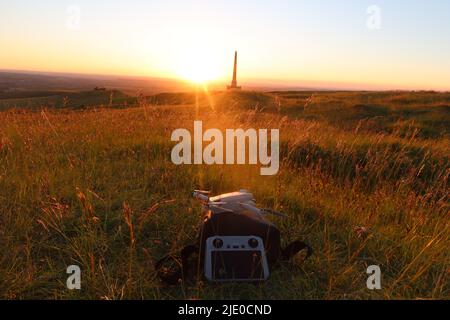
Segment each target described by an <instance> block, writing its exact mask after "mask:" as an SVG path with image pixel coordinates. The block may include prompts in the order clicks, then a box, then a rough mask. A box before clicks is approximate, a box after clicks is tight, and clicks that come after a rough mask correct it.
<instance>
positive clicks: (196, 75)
mask: <svg viewBox="0 0 450 320" xmlns="http://www.w3.org/2000/svg"><path fill="white" fill-rule="evenodd" d="M214 57H215V55H214V54H213V53H211V52H210V50H207V49H193V50H187V51H183V52H180V55H179V57H177V60H178V63H176V67H175V68H176V69H175V73H176V74H177V75H178V76H179V77H181V78H183V79H185V80H188V81H191V82H194V83H204V82H208V81H213V80H217V79H218V78H220V77H221V76H223V72H222V69H223V67H221V65H220V61H217V59H216V60H215V59H214Z"/></svg>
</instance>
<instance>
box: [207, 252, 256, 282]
mask: <svg viewBox="0 0 450 320" xmlns="http://www.w3.org/2000/svg"><path fill="white" fill-rule="evenodd" d="M211 264H212V265H211V269H212V276H213V278H214V279H216V280H232V279H236V280H238V279H239V280H244V279H249V280H258V279H264V271H263V266H262V259H261V252H260V251H251V250H248V251H212V252H211Z"/></svg>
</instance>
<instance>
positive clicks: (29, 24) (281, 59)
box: [0, 0, 450, 90]
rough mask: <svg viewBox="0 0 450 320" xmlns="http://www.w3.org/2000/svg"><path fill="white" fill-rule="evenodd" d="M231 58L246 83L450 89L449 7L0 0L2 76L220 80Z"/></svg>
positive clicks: (354, 0) (441, 0)
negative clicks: (374, 18) (372, 20)
mask: <svg viewBox="0 0 450 320" xmlns="http://www.w3.org/2000/svg"><path fill="white" fill-rule="evenodd" d="M371 5H377V6H378V7H379V8H380V9H381V20H380V28H379V29H373V28H369V27H368V26H367V20H368V18H369V14H368V13H367V9H368V8H369V6H371ZM78 10H79V11H78ZM78 12H79V19H78V18H77V17H78ZM78 22H79V23H78ZM234 50H238V52H239V76H240V79H241V81H243V82H244V83H245V82H246V81H247V82H249V83H250V82H252V81H253V82H257V81H259V82H277V83H286V84H297V85H304V86H311V85H320V84H324V85H333V86H336V87H339V86H346V87H351V88H369V89H372V88H373V89H379V88H386V89H390V88H397V89H437V90H450V1H448V0H429V1H424V0H409V1H407V0H385V1H377V0H371V1H365V0H340V1H336V0H314V1H312V0H310V1H306V0H305V1H303V0H291V1H287V0H277V1H263V0H245V1H243V0H239V1H236V0H226V1H222V0H221V1H214V0H208V1H188V0H178V1H174V0H165V1H154V0H147V1H144V0H142V1H138V0H127V1H113V0H110V1H95V0H91V1H87V0H72V1H61V0H58V1H57V0H54V1H50V0H45V1H44V0H40V1H32V0H28V1H26V0H14V1H5V0H1V1H0V69H8V70H10V69H11V70H38V71H58V72H59V71H61V72H76V73H91V74H118V75H140V76H151V77H168V78H183V79H189V80H210V79H219V80H221V81H222V80H223V81H224V82H225V81H228V80H229V78H230V73H231V66H232V59H233V54H234Z"/></svg>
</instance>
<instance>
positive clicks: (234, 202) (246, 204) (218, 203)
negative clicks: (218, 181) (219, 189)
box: [193, 189, 286, 217]
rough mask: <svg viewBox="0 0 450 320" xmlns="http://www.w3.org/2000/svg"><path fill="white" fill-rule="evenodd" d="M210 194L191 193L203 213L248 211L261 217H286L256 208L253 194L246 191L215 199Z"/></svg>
mask: <svg viewBox="0 0 450 320" xmlns="http://www.w3.org/2000/svg"><path fill="white" fill-rule="evenodd" d="M210 193H211V192H210V191H205V190H195V191H194V192H193V197H194V198H196V199H197V200H200V201H201V202H202V205H203V211H204V212H206V211H212V212H213V213H217V212H223V211H227V212H240V211H243V210H248V211H251V212H253V213H255V214H258V215H261V216H265V215H267V214H272V215H275V216H279V217H286V215H285V214H283V213H281V212H278V211H275V210H271V209H262V208H258V207H257V206H256V202H255V198H254V196H253V194H252V193H250V192H249V191H248V190H246V189H241V190H239V191H236V192H231V193H224V194H221V195H218V196H215V197H210Z"/></svg>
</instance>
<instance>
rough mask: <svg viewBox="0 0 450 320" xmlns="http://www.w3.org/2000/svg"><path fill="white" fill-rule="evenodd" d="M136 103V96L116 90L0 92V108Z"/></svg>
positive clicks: (97, 105)
mask: <svg viewBox="0 0 450 320" xmlns="http://www.w3.org/2000/svg"><path fill="white" fill-rule="evenodd" d="M130 104H136V98H135V97H130V96H128V95H126V94H124V93H123V92H121V91H118V90H92V91H24V92H12V93H7V94H6V93H3V94H0V110H2V109H11V108H29V109H42V108H72V109H83V108H90V107H101V106H108V107H119V106H120V107H123V106H126V105H130Z"/></svg>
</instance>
